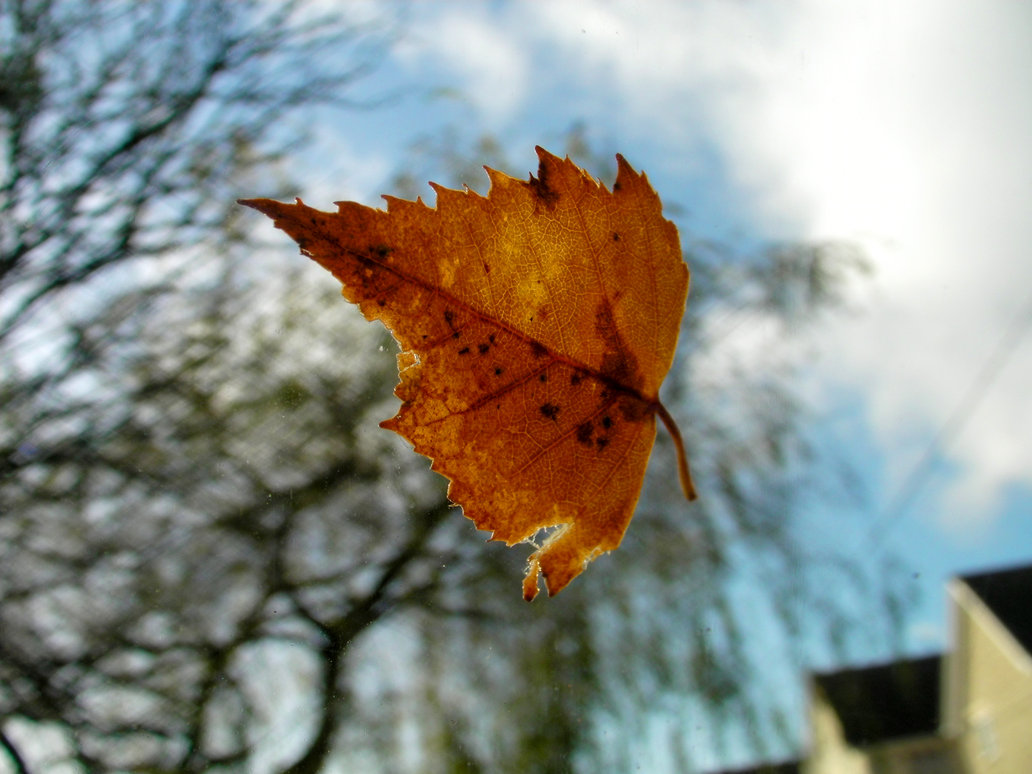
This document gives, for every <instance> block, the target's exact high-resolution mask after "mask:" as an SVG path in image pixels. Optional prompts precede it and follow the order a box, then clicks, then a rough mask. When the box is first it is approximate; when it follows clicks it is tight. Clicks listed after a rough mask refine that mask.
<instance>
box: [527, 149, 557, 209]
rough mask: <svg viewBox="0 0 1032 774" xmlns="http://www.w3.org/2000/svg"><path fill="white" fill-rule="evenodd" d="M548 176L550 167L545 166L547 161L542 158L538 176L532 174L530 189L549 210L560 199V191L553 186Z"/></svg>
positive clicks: (553, 207)
mask: <svg viewBox="0 0 1032 774" xmlns="http://www.w3.org/2000/svg"><path fill="white" fill-rule="evenodd" d="M548 177H549V175H548V167H546V166H545V162H544V161H543V160H542V162H541V163H540V164H539V165H538V176H537V177H534V176H533V175H531V176H530V183H529V184H530V190H532V191H533V192H534V195H535V196H536V197H537V198H538V201H540V202H541V203H542V204H544V205H545V207H547V208H548V209H549V210H554V209H555V205H556V204H557V203H558V201H559V192H558V191H556V190H555V189H554V188H552V184H551V181H550V180H549V179H548Z"/></svg>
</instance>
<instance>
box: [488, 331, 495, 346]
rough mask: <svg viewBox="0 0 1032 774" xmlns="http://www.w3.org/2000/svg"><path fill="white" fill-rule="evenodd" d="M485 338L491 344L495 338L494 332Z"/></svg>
mask: <svg viewBox="0 0 1032 774" xmlns="http://www.w3.org/2000/svg"><path fill="white" fill-rule="evenodd" d="M487 340H488V341H489V342H491V343H492V344H494V341H495V339H494V334H493V333H492V334H491V335H489V336H488V337H487Z"/></svg>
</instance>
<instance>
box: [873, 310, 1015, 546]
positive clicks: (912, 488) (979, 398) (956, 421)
mask: <svg viewBox="0 0 1032 774" xmlns="http://www.w3.org/2000/svg"><path fill="white" fill-rule="evenodd" d="M1030 326H1032V297H1030V298H1029V299H1028V301H1026V303H1025V304H1024V306H1023V308H1022V309H1021V311H1020V312H1019V313H1018V314H1017V315H1016V316H1015V318H1014V320H1012V321H1011V324H1010V325H1009V326H1008V327H1007V330H1006V331H1004V333H1003V335H1002V336H1001V337H1000V340H999V342H997V344H996V347H995V348H994V349H993V351H992V352H991V353H990V354H989V357H987V358H986V360H985V362H984V363H983V364H982V367H981V368H980V369H979V370H978V373H977V374H975V378H974V379H972V380H971V384H970V385H969V386H968V388H967V390H966V391H965V392H964V395H963V396H962V397H961V399H960V401H959V402H958V403H957V405H956V407H955V408H954V409H953V411H952V412H951V413H950V415H949V417H947V419H946V421H945V422H944V423H943V424H942V426H941V427H940V428H939V430H938V432H937V433H936V434H935V435H934V436H933V437H932V440H931V442H930V443H929V444H928V446H927V448H925V450H924V453H923V454H922V455H921V457H920V458H919V459H918V461H917V463H915V465H914V467H913V468H912V469H911V471H910V472H909V473H908V474H907V477H906V478H905V479H903V481H902V482H901V483H900V485H899V487H898V488H897V489H896V492H895V494H894V495H893V496H892V498H891V499H890V500H889V505H888V507H886V509H885V510H884V511H883V512H882V515H881V517H879V518H878V519H877V521H875V523H874V524H873V525H871V542H872V543H873V544H874V545H875V546H880V545H881V543H882V542H883V541H884V540H885V537H886V535H888V533H889V530H890V529H891V527H892V526H893V525H894V524H896V523H898V522H899V521H900V519H901V518H902V516H903V514H904V513H906V511H907V509H908V508H910V506H911V505H912V504H913V502H914V500H915V499H916V498H917V495H918V494H919V493H920V491H921V487H922V486H924V484H925V482H926V481H927V480H928V478H929V476H930V475H931V473H932V468H933V466H934V465H935V460H936V458H937V457H938V456H939V454H940V452H941V451H942V450H943V449H944V448H945V447H947V446H948V445H949V444H950V443H951V442H952V441H953V440H954V439H955V438H956V437H957V436H958V435H960V433H961V431H962V430H963V429H964V427H965V425H967V423H968V421H969V420H970V419H971V417H972V416H973V415H974V413H975V411H977V409H978V407H979V406H980V405H981V404H982V402H983V401H984V400H985V398H986V396H987V395H988V394H989V390H990V389H991V388H992V386H993V383H994V382H995V381H996V380H997V379H998V378H999V376H1000V373H1001V372H1002V371H1003V368H1004V366H1006V365H1007V363H1008V362H1009V361H1010V359H1011V358H1012V357H1013V355H1014V352H1015V351H1016V350H1017V348H1018V345H1019V344H1020V343H1021V339H1022V337H1023V336H1024V335H1025V334H1026V333H1027V332H1028V329H1029V327H1030Z"/></svg>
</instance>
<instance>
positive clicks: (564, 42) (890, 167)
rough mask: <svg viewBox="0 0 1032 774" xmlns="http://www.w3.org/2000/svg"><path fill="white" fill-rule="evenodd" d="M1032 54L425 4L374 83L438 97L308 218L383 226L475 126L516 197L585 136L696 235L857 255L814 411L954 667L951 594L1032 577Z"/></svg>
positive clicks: (919, 17)
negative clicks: (429, 139)
mask: <svg viewBox="0 0 1032 774" xmlns="http://www.w3.org/2000/svg"><path fill="white" fill-rule="evenodd" d="M1030 32H1032V6H1029V5H1028V4H1027V3H1023V2H1020V0H991V1H990V2H974V1H973V0H966V1H965V0H911V1H910V2H907V3H898V2H892V1H891V0H852V1H850V2H838V3H825V2H819V0H790V1H788V2H748V0H736V1H732V2H728V1H727V0H702V1H700V2H693V3H683V2H667V1H666V0H649V1H648V2H644V1H641V2H632V1H631V0H614V1H613V2H599V1H597V0H592V1H589V0H565V1H561V2H554V3H536V2H533V3H532V2H492V3H450V2H435V3H431V2H422V3H414V4H412V5H410V6H408V8H407V18H406V23H405V34H404V35H403V37H402V38H401V39H400V40H399V42H398V43H397V44H395V45H394V46H393V47H392V49H391V51H390V56H389V60H388V61H387V62H386V63H385V64H384V65H383V67H382V68H381V70H380V71H379V73H378V75H377V77H376V78H374V79H373V81H372V83H373V84H374V85H375V86H376V88H384V87H387V88H390V85H391V84H398V85H399V86H400V87H401V88H402V89H405V88H412V89H413V90H414V92H419V90H421V89H430V90H435V89H436V90H437V91H438V92H439V93H440V94H443V95H446V96H443V97H441V98H440V99H437V100H433V99H426V98H422V97H410V98H402V99H401V100H399V101H398V103H397V104H395V105H393V106H391V107H390V108H389V109H388V110H385V111H371V112H370V113H369V114H368V116H367V117H365V118H361V117H360V118H358V119H356V120H355V121H354V122H352V123H350V124H349V128H348V131H347V139H346V140H341V138H339V137H335V136H333V137H331V138H330V140H331V141H332V142H334V143H335V146H334V149H335V153H336V154H337V160H338V163H337V164H335V165H333V167H332V169H334V170H336V169H344V170H346V173H345V174H344V175H343V178H342V177H341V176H340V175H339V174H337V173H336V172H331V171H329V170H330V169H331V168H329V167H328V168H327V171H326V172H325V173H323V174H322V175H316V176H314V177H313V178H311V179H310V180H309V184H310V186H309V187H308V188H306V191H305V198H306V200H308V201H310V202H313V201H319V200H321V199H323V198H324V199H326V200H327V202H328V201H330V200H334V199H340V198H358V199H363V200H366V201H370V202H372V201H375V200H376V199H377V197H378V195H379V194H380V193H383V192H385V191H384V190H383V186H384V182H385V180H386V179H387V177H388V175H389V174H390V173H391V172H392V171H394V170H395V169H396V165H397V159H398V158H399V157H400V156H402V155H403V152H404V150H405V149H406V148H407V147H408V145H409V144H410V143H411V142H412V141H413V138H416V137H420V136H432V135H433V133H434V131H435V130H436V129H439V128H440V127H442V126H446V125H455V124H457V123H463V122H466V123H469V124H474V125H476V127H477V128H478V129H479V130H480V131H483V132H489V133H493V134H495V135H496V136H498V137H499V138H501V139H502V140H503V141H504V142H505V144H506V146H507V148H517V149H518V148H525V152H522V153H521V155H517V156H516V157H515V158H514V160H513V163H516V164H519V163H523V164H524V167H523V172H522V174H525V173H527V172H530V171H532V170H534V169H535V168H536V158H535V156H534V153H533V146H534V145H535V144H542V145H545V146H546V147H547V146H548V144H549V142H552V143H556V142H558V141H559V139H560V138H561V137H562V136H563V133H564V132H565V131H566V130H567V129H568V128H569V127H570V126H571V125H573V124H575V123H580V124H581V125H583V126H584V127H585V130H586V132H587V134H588V136H589V138H591V139H593V140H595V141H596V142H598V143H599V144H602V145H605V146H606V147H614V148H617V149H619V150H620V151H621V152H623V153H624V155H626V156H627V157H628V159H629V160H630V162H631V163H632V165H634V166H635V167H637V168H640V169H643V170H645V171H646V172H647V173H648V175H649V178H650V180H651V181H652V183H653V185H654V186H655V187H656V189H657V190H658V191H659V193H660V195H661V196H662V197H663V198H664V201H668V202H669V201H674V202H676V203H678V204H679V205H680V206H682V207H683V208H684V209H685V210H686V211H687V215H686V217H685V218H684V220H685V221H687V225H688V228H689V229H691V230H692V231H693V233H700V234H704V235H714V236H721V235H734V234H743V233H744V234H748V235H751V236H752V237H755V238H757V239H770V240H790V241H811V240H848V241H851V242H854V243H856V244H858V245H859V246H861V247H862V248H863V250H864V251H865V253H866V255H867V257H868V259H869V260H870V261H871V263H872V266H873V269H874V272H873V275H872V277H871V278H869V279H867V280H865V281H863V282H862V283H860V284H859V285H858V288H857V293H858V297H857V298H856V299H853V300H851V312H850V313H849V314H846V315H842V316H841V317H840V318H839V319H838V320H836V321H834V322H830V323H828V324H827V326H825V328H824V330H822V333H821V336H820V338H819V340H818V342H817V344H818V346H819V349H820V354H821V357H820V358H819V359H818V360H817V361H816V363H815V366H814V368H813V370H812V372H811V373H810V374H809V375H808V379H809V380H810V383H809V384H808V385H807V386H806V389H807V392H808V394H809V395H810V396H811V397H812V398H813V400H814V402H815V405H816V406H817V407H818V409H819V411H820V412H822V414H823V416H825V417H826V418H828V421H827V422H826V423H825V431H826V432H828V433H830V434H831V435H832V436H833V437H835V438H837V439H838V440H839V442H840V443H841V444H842V445H843V447H844V448H845V449H846V453H847V456H848V455H850V454H851V452H850V446H853V445H855V447H856V452H855V455H854V456H855V462H856V463H857V465H858V467H859V469H860V470H861V471H862V473H863V475H864V477H865V478H866V479H867V480H866V482H865V483H866V484H867V486H868V488H869V489H870V490H871V491H872V492H873V496H872V508H873V509H874V511H875V515H874V519H875V522H876V523H875V527H873V528H872V529H874V530H876V532H877V534H876V535H875V537H876V541H875V542H876V543H877V545H878V546H879V547H882V548H884V549H885V550H893V551H896V552H897V553H899V554H900V555H901V557H902V560H903V563H904V565H905V566H907V567H908V568H911V569H912V570H913V573H914V577H915V579H917V580H918V581H919V582H920V584H921V591H922V592H923V594H924V597H925V599H926V603H925V604H926V610H925V612H924V613H922V615H924V616H925V619H926V620H919V621H916V622H915V632H914V637H915V638H916V640H915V642H914V647H915V648H916V649H919V648H920V647H921V643H922V642H925V646H926V647H929V648H931V647H935V646H936V645H939V646H941V643H942V642H943V641H944V639H945V636H946V632H945V631H944V630H943V625H944V623H943V621H944V615H943V606H944V598H945V597H944V591H943V588H942V583H943V581H944V580H945V579H946V578H947V577H948V576H950V575H952V574H955V573H963V572H968V571H973V570H981V569H984V568H989V567H993V566H1002V565H1005V564H1010V563H1014V562H1026V561H1029V560H1032V507H1030V506H1032V464H1030V463H1029V460H1030V458H1032V400H1030V398H1029V396H1028V388H1027V386H1026V385H1027V384H1029V383H1032V336H1030V335H1029V328H1030V326H1032V261H1029V260H1028V257H1029V256H1028V252H1029V245H1032V217H1030V215H1029V212H1028V206H1029V205H1028V203H1029V202H1030V201H1032V144H1030V143H1029V141H1028V138H1030V137H1032V88H1030V87H1029V85H1030V84H1029V81H1030V80H1032V45H1029V41H1028V37H1029V35H1030ZM455 95H458V96H455ZM513 173H514V174H517V172H513ZM470 182H471V184H472V185H474V187H476V186H478V185H479V186H480V190H481V191H483V189H484V187H485V183H486V181H485V180H474V181H470ZM427 194H428V198H429V199H430V200H431V201H432V194H430V192H429V189H427ZM689 303H690V300H689ZM829 518H833V517H832V516H829ZM833 526H834V525H832V527H831V528H830V529H829V532H833V531H834V529H833Z"/></svg>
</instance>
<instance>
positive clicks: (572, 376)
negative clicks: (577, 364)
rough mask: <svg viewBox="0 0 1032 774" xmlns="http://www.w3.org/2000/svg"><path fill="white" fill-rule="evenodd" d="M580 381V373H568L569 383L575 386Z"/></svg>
mask: <svg viewBox="0 0 1032 774" xmlns="http://www.w3.org/2000/svg"><path fill="white" fill-rule="evenodd" d="M580 383H581V375H580V374H570V384H572V385H573V386H574V387H576V386H577V385H578V384H580Z"/></svg>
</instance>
